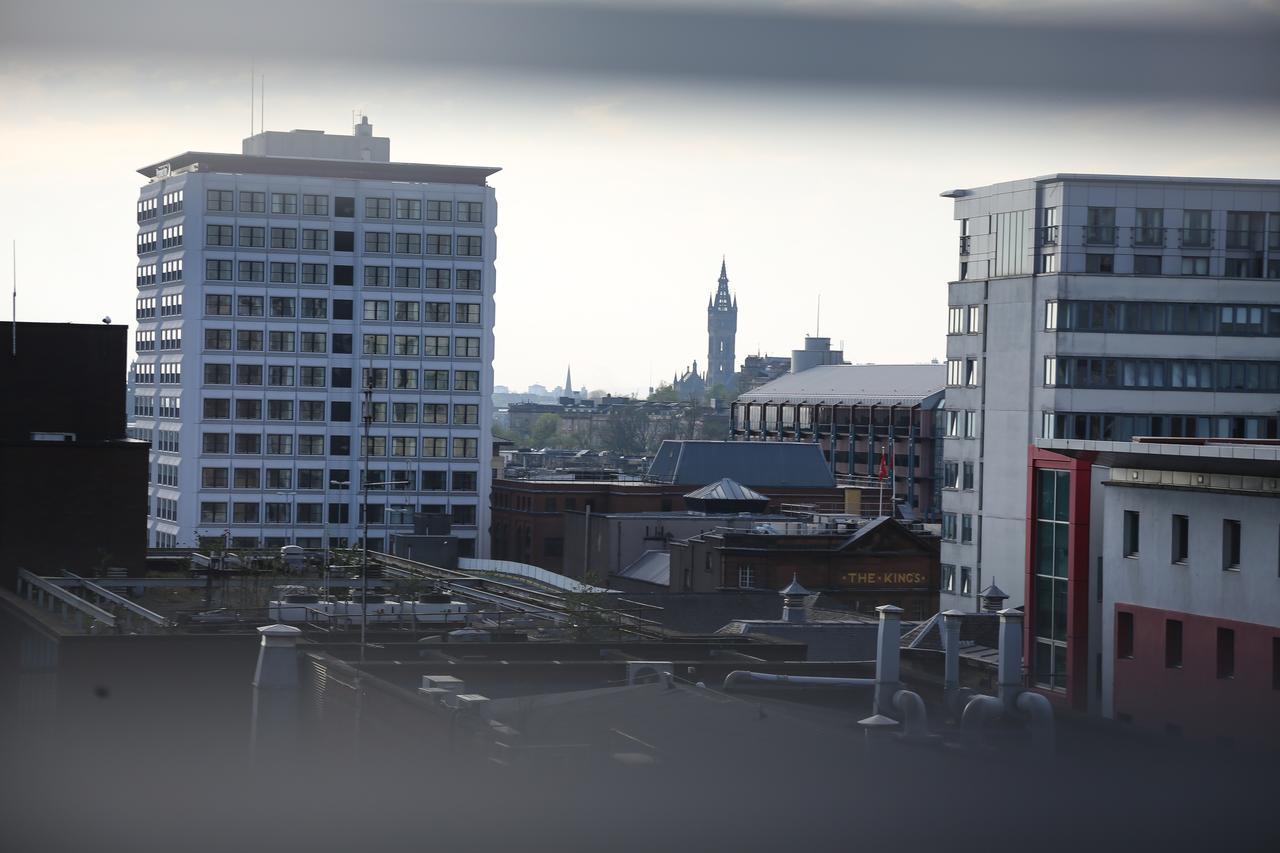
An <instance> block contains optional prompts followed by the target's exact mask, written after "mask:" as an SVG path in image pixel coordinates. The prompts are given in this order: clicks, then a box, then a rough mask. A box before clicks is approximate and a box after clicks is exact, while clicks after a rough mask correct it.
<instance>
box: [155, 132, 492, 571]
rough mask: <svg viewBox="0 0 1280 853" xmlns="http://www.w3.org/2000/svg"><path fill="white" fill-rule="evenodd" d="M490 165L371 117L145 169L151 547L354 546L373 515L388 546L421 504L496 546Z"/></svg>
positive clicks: (471, 551)
mask: <svg viewBox="0 0 1280 853" xmlns="http://www.w3.org/2000/svg"><path fill="white" fill-rule="evenodd" d="M496 171H497V169H495V168H480V167H468V166H440V165H428V164H420V163H395V162H391V159H390V140H389V139H387V138H385V137H375V136H374V135H373V129H372V126H371V125H369V123H368V121H367V119H365V120H362V121H361V123H360V124H358V125H356V126H355V128H354V133H353V134H352V135H351V136H343V135H330V134H325V133H322V132H319V131H308V130H295V131H291V132H288V133H283V132H275V131H267V132H263V133H259V134H257V135H255V136H252V137H250V138H248V139H246V140H244V144H243V153H241V154H215V153H207V152H201V151H188V152H185V153H183V154H179V155H177V156H174V157H170V158H168V159H166V160H163V161H161V162H159V163H155V164H152V165H149V166H146V167H144V168H142V169H139V172H140V173H141V174H142V175H143V176H144V177H145V178H146V179H147V183H146V184H145V185H144V186H143V188H142V190H141V192H140V194H139V200H138V212H137V219H138V238H137V239H138V270H137V286H138V300H137V320H138V326H137V329H138V330H137V337H136V349H137V362H136V364H135V367H134V376H133V386H134V389H135V394H134V412H133V415H134V418H133V434H134V435H135V437H142V438H146V439H148V440H151V441H152V472H151V487H150V491H151V519H150V521H149V528H150V538H151V544H152V545H155V546H175V545H184V546H185V545H188V544H194V543H195V541H196V538H197V537H198V536H223V535H226V536H229V537H230V541H231V542H232V544H234V545H238V546H241V547H248V546H252V545H255V544H258V543H261V544H262V545H263V546H266V547H274V546H277V545H283V544H288V543H294V544H298V545H302V546H304V547H315V548H318V547H324V546H326V545H327V546H329V547H354V546H355V545H356V544H357V542H358V541H359V540H360V538H361V535H362V531H363V522H364V513H365V512H366V511H367V513H368V522H369V541H370V546H371V547H381V546H383V545H385V544H386V543H387V542H388V538H389V535H390V534H391V533H393V532H395V531H397V530H402V531H404V530H408V529H410V528H411V526H412V520H413V519H412V516H413V513H415V512H427V513H445V514H448V515H449V516H450V518H451V519H452V522H453V531H454V534H455V535H456V536H457V537H458V539H459V542H460V553H461V554H463V555H464V556H472V555H475V556H486V555H487V551H488V540H489V537H488V533H487V530H488V524H489V520H488V519H489V488H490V479H491V476H490V465H489V458H490V455H491V450H490V445H491V439H490V421H491V411H490V408H491V402H490V401H491V392H492V390H493V369H492V364H493V320H494V299H493V294H494V255H495V249H496V246H495V239H494V226H495V223H496V220H497V205H496V203H495V200H494V192H493V189H492V188H491V187H490V186H488V184H487V183H486V179H487V178H488V177H489V176H490V175H492V174H493V173H494V172H496ZM366 387H368V388H370V389H371V390H370V391H368V396H369V399H370V405H369V407H368V408H367V409H366V408H365V406H364V398H365V396H366V390H365V389H366ZM366 414H367V416H368V417H369V418H370V422H369V424H368V433H369V438H368V442H367V444H366V442H365V438H364V434H365V427H366V425H365V423H364V422H363V420H364V418H365V416H366ZM366 457H367V470H368V480H369V506H368V508H367V509H366V508H365V507H363V506H362V488H361V487H362V484H363V478H364V476H365V470H366Z"/></svg>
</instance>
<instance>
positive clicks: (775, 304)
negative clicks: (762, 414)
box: [0, 0, 1280, 393]
mask: <svg viewBox="0 0 1280 853" xmlns="http://www.w3.org/2000/svg"><path fill="white" fill-rule="evenodd" d="M291 5H294V6H296V4H273V5H272V6H270V7H269V8H270V9H271V10H272V11H270V12H265V13H263V15H265V17H263V15H258V19H260V23H261V25H260V26H255V27H254V28H253V35H252V36H251V37H248V39H247V41H246V38H243V37H239V36H237V35H236V28H237V27H238V26H240V25H241V24H243V21H244V20H246V19H250V18H253V17H254V13H253V12H252V11H251V10H253V9H255V8H257V7H256V6H254V5H253V4H248V3H245V2H241V0H234V2H230V3H228V4H226V5H225V6H222V7H219V14H217V15H216V16H215V15H211V14H209V7H208V6H207V5H205V6H203V7H200V8H203V9H204V10H205V11H204V12H203V13H201V14H192V15H185V14H184V13H183V12H182V11H181V8H180V6H178V7H175V6H174V5H173V4H161V3H123V4H120V6H119V7H118V8H117V6H116V5H115V4H112V6H111V7H110V9H111V14H110V15H108V16H106V17H101V16H97V13H96V11H95V10H97V8H98V7H97V6H96V5H90V4H79V3H73V2H65V1H64V0H45V2H42V3H39V4H14V3H4V4H2V5H0V14H2V15H3V18H2V19H0V133H3V138H4V144H3V145H0V191H2V192H3V194H4V198H5V199H6V201H7V203H6V204H4V205H2V206H0V238H3V242H4V244H5V245H4V246H3V256H4V258H5V260H6V261H7V260H8V243H9V241H10V240H11V239H16V240H17V241H18V275H19V307H18V313H19V318H20V319H24V320H41V321H76V322H97V321H98V320H99V319H100V318H101V317H103V316H105V315H110V316H111V317H112V318H113V319H115V320H116V321H117V322H129V323H132V317H133V300H134V296H135V289H134V284H133V272H134V266H135V260H136V258H135V255H134V239H133V238H134V234H135V231H136V227H135V224H134V221H133V211H134V202H135V200H136V196H137V191H138V187H139V186H140V185H141V183H142V178H141V176H139V175H137V174H136V172H135V169H137V168H138V167H139V166H141V165H144V164H147V163H151V162H155V161H157V160H161V159H164V158H165V157H167V156H170V155H172V154H176V153H179V152H181V151H186V150H212V151H236V152H238V151H239V150H240V149H239V146H240V140H241V138H242V137H243V136H245V135H247V134H248V132H249V63H250V54H252V53H257V58H256V64H257V68H258V70H259V71H260V72H264V73H265V75H266V126H267V128H268V129H273V130H287V129H291V128H295V127H306V128H317V129H323V130H326V131H329V132H337V133H343V132H349V126H350V122H351V112H352V110H355V109H360V110H363V111H364V112H366V113H367V114H368V115H369V117H370V121H371V122H372V123H373V124H374V127H375V132H376V133H378V134H379V135H386V136H390V137H391V150H392V159H394V160H401V161H421V162H433V163H463V164H474V165H494V166H501V167H502V172H500V173H499V174H497V175H495V176H494V177H493V178H492V179H491V181H492V183H493V185H494V186H495V187H496V189H497V196H498V203H499V224H498V262H497V269H498V279H497V284H498V286H497V310H498V315H497V329H496V333H497V352H496V354H495V377H496V381H497V382H498V383H499V384H504V385H508V386H511V387H513V388H519V389H523V388H524V387H525V386H526V385H528V384H529V383H531V382H540V383H543V384H545V385H548V386H553V385H556V384H559V383H560V382H561V381H562V380H563V377H564V370H565V365H566V363H569V362H572V364H573V372H574V380H575V384H578V385H583V384H585V385H587V386H589V387H590V388H592V389H595V388H604V389H608V390H611V391H615V392H623V393H629V392H633V391H634V392H643V391H644V390H645V389H647V388H648V386H649V385H650V384H656V383H657V382H658V381H661V380H664V379H670V377H671V375H672V373H673V372H674V371H676V370H678V369H681V368H683V367H684V366H685V365H687V364H688V363H689V362H691V361H692V360H693V359H695V358H696V359H697V360H698V361H699V364H700V367H701V366H704V365H705V360H706V330H705V325H706V320H705V313H704V311H705V307H706V302H707V297H708V296H709V294H710V293H711V292H712V291H713V290H714V288H715V283H716V276H717V273H718V271H719V265H720V258H721V255H724V256H725V257H726V258H727V261H728V269H729V276H730V278H731V282H732V284H731V286H732V288H733V289H734V291H735V293H736V295H737V296H738V302H739V316H738V328H739V332H738V355H739V359H741V357H742V356H744V355H746V354H748V353H752V352H757V351H759V352H767V353H771V354H780V355H785V354H788V353H789V351H790V350H791V349H792V348H794V347H798V346H800V344H801V342H802V340H803V337H804V335H805V334H806V333H808V334H812V333H813V332H814V331H815V328H816V324H817V319H816V316H815V314H816V305H817V300H818V297H819V295H821V298H822V319H821V332H822V334H824V335H829V336H830V337H832V338H834V339H835V340H836V342H837V343H839V342H841V341H843V343H844V347H845V351H846V355H847V357H849V358H850V359H852V360H854V361H874V362H910V361H927V360H929V359H931V358H940V357H941V356H942V355H943V353H944V350H945V340H944V337H943V335H944V332H945V313H946V312H945V305H946V292H945V287H946V282H947V281H948V279H949V278H951V277H952V275H953V273H954V270H955V266H956V257H955V248H956V240H955V235H956V234H957V230H956V227H955V224H954V222H953V221H952V219H951V205H950V202H949V201H947V200H945V199H941V198H939V197H938V194H939V192H941V191H943V190H946V189H949V188H952V187H962V186H976V185H981V184H985V183H990V182H994V181H1000V180H1008V179H1013V178H1021V177H1030V176H1034V175H1039V174H1045V173H1050V172H1057V171H1074V172H1107V173H1139V174H1169V175H1213V176H1225V177H1254V178H1276V177H1280V155H1278V154H1277V151H1278V150H1280V146H1278V145H1277V141H1278V140H1280V109H1278V108H1277V107H1278V106H1280V103H1278V100H1277V97H1278V93H1280V89H1278V87H1280V82H1278V81H1280V60H1278V59H1277V54H1280V51H1277V50H1276V48H1275V45H1276V44H1277V43H1278V42H1277V38H1280V29H1277V21H1280V16H1278V15H1277V14H1276V10H1277V4H1276V3H1274V2H1270V0H1257V1H1256V2H1248V0H1241V2H1220V3H1209V4H1194V3H1179V2H1159V3H1157V2H1154V0H1152V2H1137V3H1131V4H1116V3H1105V4H1103V3H1099V2H1093V0H1088V2H1083V3H1081V2H1077V3H1076V4H1072V5H1070V6H1064V5H1062V4H1056V5H1052V6H1048V5H1045V4H1034V3H1020V4H1012V5H1009V4H1005V3H1002V2H998V0H982V2H978V1H977V0H975V2H962V3H944V2H937V3H918V4H906V5H908V6H911V7H913V8H915V9H916V10H917V14H916V15H915V16H902V15H897V17H886V13H885V11H884V10H885V9H891V10H893V11H894V14H897V10H898V9H900V8H901V6H891V5H890V4H883V3H868V2H863V3H857V4H841V3H835V2H814V3H785V2H768V0H756V2H754V3H750V4H737V5H734V4H728V3H721V2H707V3H702V4H699V5H698V7H697V8H696V9H694V10H691V9H690V6H691V4H683V3H666V4H662V5H661V6H658V5H651V6H647V7H645V8H644V9H643V10H628V9H619V8H618V7H616V5H615V4H608V3H604V2H593V3H585V4H575V5H560V6H549V5H547V4H542V3H537V2H531V0H527V1H526V0H517V1H516V2H510V3H508V4H506V5H502V6H496V5H494V4H484V5H480V4H472V5H467V6H457V5H451V4H445V5H439V4H407V5H405V4H391V3H382V2H372V3H367V4H364V5H362V6H359V7H357V6H353V5H351V4H345V3H344V4H338V3H330V2H314V3H310V4H307V5H306V6H305V7H304V8H306V9H308V10H310V11H311V14H309V15H308V16H305V17H303V18H296V17H289V16H287V15H285V12H287V11H289V9H290V6H291ZM747 6H750V7H751V10H752V11H750V12H749V13H743V12H742V11H741V10H742V9H743V8H745V7H747ZM175 9H177V11H175ZM921 9H923V10H925V11H919V10H921ZM1071 9H1076V10H1079V9H1085V10H1086V11H1087V12H1088V15H1087V17H1085V18H1081V17H1078V16H1077V17H1075V18H1073V17H1072V16H1071V12H1070V10H1071ZM281 10H284V11H281ZM477 10H478V11H477ZM868 10H869V11H868ZM1011 10H1013V11H1016V12H1017V14H1016V15H1012V14H1010V11H1011ZM1064 10H1066V11H1064ZM293 11H294V12H297V11H298V10H297V9H296V8H294V9H293ZM853 12H856V13H858V15H852V13H853ZM276 13H278V14H276ZM331 13H332V14H331ZM382 13H385V14H382ZM297 20H307V21H311V23H310V24H307V25H306V26H307V27H308V29H307V31H306V32H305V33H304V34H302V35H298V34H296V33H294V31H293V30H291V29H290V22H296V21H297ZM1045 21H1050V23H1045ZM1082 21H1087V24H1088V25H1087V26H1085V25H1084V24H1082V23H1081V22H1082ZM1135 21H1136V22H1138V23H1135ZM67 22H71V23H70V24H67ZM148 22H150V23H148ZM335 24H337V25H336V26H335ZM1099 24H1104V25H1105V26H1099ZM273 39H274V40H275V41H273ZM344 45H346V46H347V47H344ZM348 47H349V49H348ZM4 266H6V267H7V266H8V264H7V263H6V264H5V265H4ZM0 278H2V279H3V280H5V281H7V280H8V270H7V269H6V270H5V271H4V273H3V276H0ZM5 290H6V291H7V290H8V288H7V287H6V288H5ZM3 316H4V317H5V318H6V319H7V318H8V311H5V312H3Z"/></svg>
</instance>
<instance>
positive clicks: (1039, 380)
mask: <svg viewBox="0 0 1280 853" xmlns="http://www.w3.org/2000/svg"><path fill="white" fill-rule="evenodd" d="M943 195H944V197H948V198H953V199H954V200H955V218H956V219H957V220H959V222H960V226H961V227H960V243H959V250H960V252H959V254H960V257H959V261H960V263H959V275H958V276H957V280H955V281H953V282H951V283H950V285H949V288H948V290H949V296H948V305H949V321H948V338H947V371H948V373H947V385H948V387H947V392H946V404H945V405H946V414H945V440H944V453H943V456H944V463H943V471H944V483H943V487H944V488H943V492H942V509H943V513H944V515H943V540H944V541H943V545H942V590H943V591H942V601H941V606H942V609H944V610H946V609H948V608H953V607H955V608H960V609H966V610H972V609H975V608H976V606H977V604H976V596H977V593H979V592H980V591H981V589H982V588H983V587H984V586H986V585H987V584H989V583H991V582H992V580H993V579H994V580H995V582H996V583H997V584H998V585H999V587H1000V588H1001V589H1002V590H1003V591H1004V592H1006V593H1007V594H1008V595H1009V601H1008V604H1009V605H1010V606H1017V605H1021V604H1023V603H1024V600H1025V601H1026V604H1027V608H1028V613H1029V621H1028V624H1031V623H1032V622H1034V623H1035V625H1036V628H1035V630H1034V631H1033V632H1032V633H1033V637H1032V639H1033V641H1034V642H1035V643H1037V644H1040V643H1041V641H1043V644H1044V645H1045V648H1044V649H1041V648H1040V647H1039V645H1037V649H1036V654H1037V655H1039V656H1040V657H1041V658H1043V659H1044V660H1041V661H1040V662H1039V664H1037V671H1038V672H1040V675H1039V676H1037V677H1038V678H1039V677H1041V676H1043V677H1045V678H1050V677H1051V676H1052V677H1053V678H1058V679H1060V678H1061V676H1062V673H1056V675H1054V674H1053V673H1050V672H1049V670H1050V669H1052V668H1053V667H1058V666H1060V665H1059V663H1054V662H1052V661H1057V660H1058V659H1057V658H1056V657H1055V656H1054V652H1053V649H1055V648H1056V649H1059V650H1061V649H1064V648H1065V646H1066V640H1067V635H1068V634H1069V633H1071V632H1072V631H1074V630H1083V627H1082V626H1083V625H1085V624H1086V623H1085V622H1084V621H1082V620H1083V614H1080V616H1079V618H1074V617H1073V618H1072V619H1071V620H1070V621H1068V614H1067V612H1066V603H1067V601H1068V598H1069V596H1068V588H1069V587H1070V586H1071V585H1072V584H1076V585H1078V588H1079V589H1085V588H1087V587H1089V586H1090V585H1091V584H1094V585H1096V579H1093V580H1090V578H1089V576H1088V574H1089V572H1095V571H1097V566H1096V565H1095V564H1091V563H1090V561H1089V559H1088V554H1087V553H1086V549H1084V548H1083V547H1081V548H1078V549H1077V548H1075V547H1074V546H1072V545H1070V544H1069V542H1068V541H1067V540H1066V539H1062V538H1061V536H1060V535H1059V534H1060V533H1061V531H1059V533H1055V534H1053V535H1050V532H1052V531H1054V530H1056V529H1057V527H1056V526H1055V525H1056V522H1058V521H1059V520H1060V519H1059V518H1058V517H1057V516H1059V515H1061V516H1062V517H1065V513H1066V511H1067V507H1066V505H1065V502H1066V501H1068V500H1070V499H1071V498H1070V497H1069V496H1068V495H1067V493H1066V492H1065V491H1064V492H1063V494H1062V495H1061V496H1060V498H1061V499H1060V500H1059V501H1058V505H1059V506H1058V509H1057V510H1055V511H1054V512H1055V516H1054V517H1052V518H1040V517H1036V518H1034V519H1033V521H1034V522H1035V523H1034V525H1029V522H1028V510H1029V508H1030V507H1032V506H1033V505H1034V506H1039V507H1041V509H1040V510H1038V512H1041V513H1043V512H1047V511H1048V510H1045V509H1044V507H1047V506H1049V505H1050V503H1051V502H1049V501H1033V500H1031V498H1032V497H1034V496H1033V495H1030V494H1029V482H1030V479H1029V472H1030V470H1031V468H1032V463H1033V461H1034V460H1033V457H1034V456H1035V453H1036V449H1035V448H1034V447H1033V445H1034V443H1035V442H1036V440H1038V439H1045V438H1049V439H1054V438H1057V439H1081V440H1104V441H1128V440H1129V439H1130V438H1132V437H1135V436H1188V437H1195V436H1200V437H1228V438H1229V437H1236V438H1267V439H1275V438H1277V437H1280V427H1278V421H1280V183H1278V182H1276V181H1253V180H1232V179H1217V178H1165V177H1138V176H1115V175H1073V174H1057V175H1049V176H1045V177H1040V178H1032V179H1028V180H1019V181H1011V182H1009V183H1003V184H995V185H992V186H987V187H980V188H976V189H963V190H954V191H951V192H947V193H944V194H943ZM1085 467H1086V469H1087V468H1088V466H1087V465H1086V466H1085ZM1044 479H1045V482H1046V483H1047V482H1048V477H1047V475H1046V477H1045V478H1044ZM1059 479H1060V480H1061V482H1060V483H1059V486H1058V488H1061V489H1064V490H1065V489H1066V486H1065V485H1063V484H1065V483H1066V482H1067V480H1066V479H1064V478H1059ZM1036 488H1040V486H1037V487H1036ZM1078 493H1079V494H1081V495H1084V494H1087V493H1086V492H1084V491H1082V490H1081V491H1079V492H1078ZM1071 494H1072V495H1075V494H1077V492H1076V491H1073V492H1071ZM1082 508H1083V507H1082ZM1033 529H1036V530H1038V529H1043V530H1044V531H1048V532H1046V533H1045V535H1042V536H1036V535H1034V533H1033ZM1071 535H1072V536H1077V535H1078V536H1079V537H1082V538H1079V539H1076V540H1072V541H1076V542H1078V543H1083V542H1084V541H1086V540H1087V538H1088V531H1087V530H1085V529H1083V528H1081V529H1080V530H1079V531H1074V529H1073V532H1072V534H1071ZM1094 563H1096V561H1094ZM1068 565H1070V566H1071V567H1072V568H1071V570H1070V571H1068ZM1045 661H1051V663H1047V664H1046V663H1045Z"/></svg>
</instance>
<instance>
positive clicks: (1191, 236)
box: [1178, 228, 1213, 249]
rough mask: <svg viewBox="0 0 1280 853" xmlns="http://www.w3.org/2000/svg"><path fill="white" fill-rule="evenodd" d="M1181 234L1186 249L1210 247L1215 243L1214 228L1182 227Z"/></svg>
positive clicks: (1179, 231) (1179, 230)
mask: <svg viewBox="0 0 1280 853" xmlns="http://www.w3.org/2000/svg"><path fill="white" fill-rule="evenodd" d="M1178 233H1179V236H1180V237H1181V238H1182V246H1183V248H1186V249H1208V248H1210V247H1211V246H1212V245H1213V229H1212V228H1180V229H1178Z"/></svg>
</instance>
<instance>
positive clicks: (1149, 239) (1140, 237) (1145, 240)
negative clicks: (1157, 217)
mask: <svg viewBox="0 0 1280 853" xmlns="http://www.w3.org/2000/svg"><path fill="white" fill-rule="evenodd" d="M1164 231H1165V229H1163V228H1155V227H1150V226H1144V225H1140V226H1137V227H1135V228H1134V229H1133V245H1135V246H1156V247H1163V246H1164Z"/></svg>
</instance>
